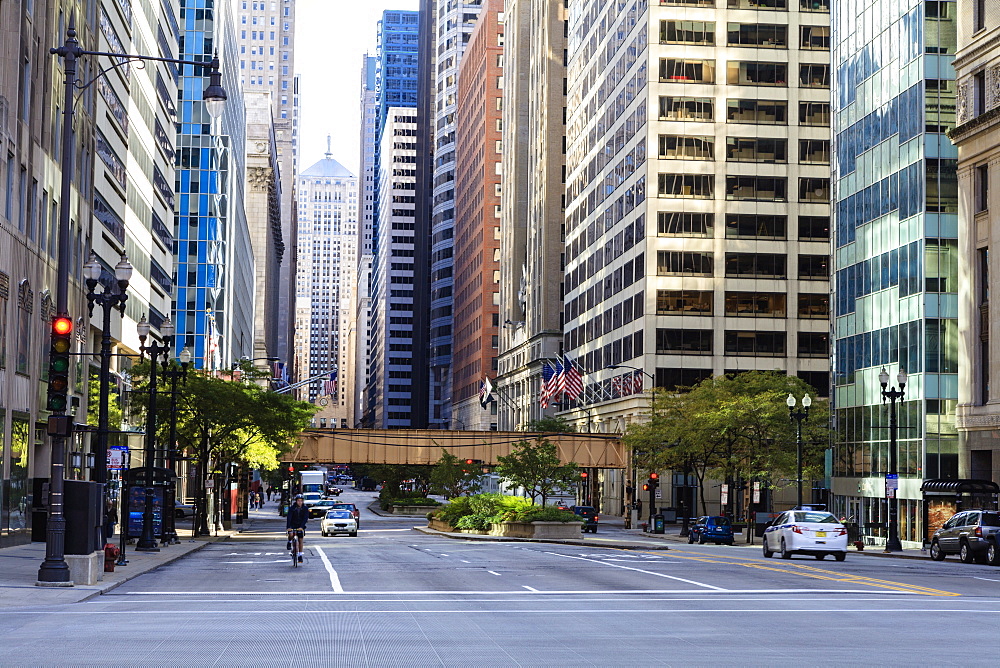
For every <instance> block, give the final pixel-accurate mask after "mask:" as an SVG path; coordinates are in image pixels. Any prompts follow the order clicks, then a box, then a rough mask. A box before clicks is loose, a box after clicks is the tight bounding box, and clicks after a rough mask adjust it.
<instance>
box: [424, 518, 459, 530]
mask: <svg viewBox="0 0 1000 668" xmlns="http://www.w3.org/2000/svg"><path fill="white" fill-rule="evenodd" d="M427 528H428V529H434V530H435V531H444V532H446V533H451V532H453V531H454V530H455V527H453V526H452V525H450V524H448V523H447V522H445V521H444V520H438V519H432V520H427Z"/></svg>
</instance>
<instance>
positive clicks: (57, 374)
mask: <svg viewBox="0 0 1000 668" xmlns="http://www.w3.org/2000/svg"><path fill="white" fill-rule="evenodd" d="M72 336H73V321H72V320H70V319H69V318H67V317H66V316H56V317H55V318H53V319H52V342H51V345H50V348H49V393H48V409H49V410H50V411H52V412H53V413H64V412H66V406H67V403H68V401H67V392H68V391H69V350H70V347H71V343H72V342H71V341H70V339H71V338H72Z"/></svg>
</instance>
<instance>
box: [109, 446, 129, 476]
mask: <svg viewBox="0 0 1000 668" xmlns="http://www.w3.org/2000/svg"><path fill="white" fill-rule="evenodd" d="M126 457H128V446H127V445H112V446H111V447H110V448H108V470H109V471H121V470H122V469H124V468H125V459H126Z"/></svg>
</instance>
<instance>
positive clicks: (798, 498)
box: [785, 394, 812, 508]
mask: <svg viewBox="0 0 1000 668" xmlns="http://www.w3.org/2000/svg"><path fill="white" fill-rule="evenodd" d="M796 403H797V402H796V400H795V396H794V395H792V394H789V395H788V398H787V399H785V405H786V406H788V419H789V420H791V421H792V422H794V423H795V505H796V507H798V508H801V507H802V422H803V421H805V420H806V418H808V417H809V407H810V406H812V397H810V396H809V395H808V394H807V395H805V396H804V397H802V410H800V411H797V410H795V405H796Z"/></svg>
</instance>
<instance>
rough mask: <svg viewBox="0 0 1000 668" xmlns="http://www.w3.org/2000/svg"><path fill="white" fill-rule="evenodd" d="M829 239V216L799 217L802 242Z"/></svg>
mask: <svg viewBox="0 0 1000 668" xmlns="http://www.w3.org/2000/svg"><path fill="white" fill-rule="evenodd" d="M829 238H830V217H829V216H799V240H800V241H827V240H828V239H829Z"/></svg>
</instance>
